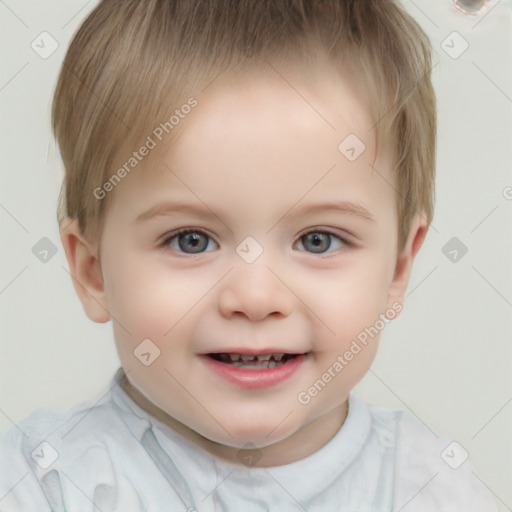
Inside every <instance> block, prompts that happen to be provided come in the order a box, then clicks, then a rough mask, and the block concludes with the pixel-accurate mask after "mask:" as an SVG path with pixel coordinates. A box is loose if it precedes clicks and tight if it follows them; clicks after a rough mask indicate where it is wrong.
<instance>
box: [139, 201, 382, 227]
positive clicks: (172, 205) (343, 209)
mask: <svg viewBox="0 0 512 512" xmlns="http://www.w3.org/2000/svg"><path fill="white" fill-rule="evenodd" d="M331 211H332V212H336V213H344V214H347V215H352V216H354V217H359V218H361V219H363V220H366V221H369V222H375V217H374V216H373V215H372V213H371V212H370V211H369V210H368V209H367V208H366V207H365V206H363V205H362V204H360V203H353V202H350V201H335V202H332V201H331V202H326V203H311V204H304V205H301V206H296V207H292V208H291V209H289V210H288V212H287V213H286V214H284V215H283V216H282V217H281V219H283V218H284V217H301V216H305V215H308V214H312V213H318V212H331ZM177 213H190V214H195V215H203V216H204V215H212V214H213V215H215V216H217V215H216V214H215V213H214V212H213V210H211V209H210V208H208V207H207V206H206V205H200V204H191V203H183V202H163V203H158V204H156V205H155V206H152V207H151V208H149V209H148V210H146V211H144V212H142V213H141V214H140V215H138V216H137V218H136V219H135V222H137V223H138V222H143V221H146V220H149V219H152V218H154V217H161V216H167V215H173V214H177Z"/></svg>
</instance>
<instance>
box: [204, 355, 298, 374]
mask: <svg viewBox="0 0 512 512" xmlns="http://www.w3.org/2000/svg"><path fill="white" fill-rule="evenodd" d="M206 355H207V356H208V357H210V358H211V359H214V360H215V361H218V362H219V363H224V364H228V365H231V366H236V367H238V368H245V369H249V370H261V369H266V368H276V367H277V366H283V365H285V364H286V363H287V362H289V361H292V360H293V359H295V358H296V357H298V356H300V355H305V354H287V353H277V352H272V353H268V354H258V355H256V354H240V353H228V352H218V353H210V354H206Z"/></svg>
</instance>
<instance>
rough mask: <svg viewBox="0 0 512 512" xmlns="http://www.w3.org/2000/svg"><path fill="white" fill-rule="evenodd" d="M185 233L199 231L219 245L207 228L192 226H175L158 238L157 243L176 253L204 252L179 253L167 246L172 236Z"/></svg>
mask: <svg viewBox="0 0 512 512" xmlns="http://www.w3.org/2000/svg"><path fill="white" fill-rule="evenodd" d="M186 233H200V234H202V235H206V236H207V237H208V238H209V239H210V240H212V241H213V243H215V245H217V247H220V244H219V243H218V242H217V240H215V237H214V236H213V235H211V234H210V233H209V232H208V231H207V230H205V229H202V228H194V227H184V228H177V229H175V230H173V231H169V232H168V233H166V234H165V235H163V236H162V237H161V238H160V241H159V242H158V243H157V245H158V246H159V247H161V248H162V249H169V250H171V251H173V252H178V254H187V255H188V256H199V255H200V254H204V252H201V253H196V254H193V253H181V252H179V251H174V249H171V248H170V247H169V243H170V241H171V240H172V239H173V238H175V237H176V236H178V235H181V234H186ZM206 252H211V251H206Z"/></svg>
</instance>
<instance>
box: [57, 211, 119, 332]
mask: <svg viewBox="0 0 512 512" xmlns="http://www.w3.org/2000/svg"><path fill="white" fill-rule="evenodd" d="M60 238H61V241H62V245H63V246H64V250H65V252H66V258H67V260H68V265H69V269H70V271H71V277H72V279H73V286H74V287H75V291H76V293H77V295H78V298H79V299H80V302H81V303H82V306H83V308H84V310H85V314H86V315H87V316H88V317H89V318H90V319H91V320H92V321H93V322H98V323H105V322H108V321H109V319H110V313H109V311H108V308H107V301H106V296H105V289H104V286H103V275H102V272H101V265H100V260H99V253H98V247H97V245H96V246H93V245H92V244H90V243H89V242H88V241H87V240H86V239H85V237H84V236H83V235H82V234H81V232H80V228H79V227H78V221H77V220H75V219H67V220H66V221H64V222H63V223H62V224H61V232H60Z"/></svg>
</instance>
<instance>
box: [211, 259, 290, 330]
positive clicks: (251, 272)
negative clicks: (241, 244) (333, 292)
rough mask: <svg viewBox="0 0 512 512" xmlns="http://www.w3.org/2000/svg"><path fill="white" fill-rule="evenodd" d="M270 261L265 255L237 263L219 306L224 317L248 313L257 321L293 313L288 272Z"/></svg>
mask: <svg viewBox="0 0 512 512" xmlns="http://www.w3.org/2000/svg"><path fill="white" fill-rule="evenodd" d="M267 264H268V261H267V260H265V259H264V258H263V257H260V258H258V260H256V261H255V262H253V263H246V262H245V261H242V260H240V261H238V262H236V263H235V268H234V269H233V270H232V271H231V272H230V273H229V274H228V276H227V279H226V280H224V281H223V285H222V286H223V287H222V290H221V292H220V295H219V309H220V313H221V314H222V315H223V316H224V317H226V318H231V317H233V316H244V317H246V318H248V319H249V320H251V321H252V322H257V321H261V320H263V319H265V318H266V317H268V316H273V317H276V318H278V317H286V316H288V315H290V313H291V311H292V308H293V299H294V294H293V292H292V291H291V290H290V288H288V286H287V285H288V283H287V282H286V279H285V276H281V275H280V272H279V271H276V270H275V269H274V268H272V267H271V266H270V265H268V266H267Z"/></svg>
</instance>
